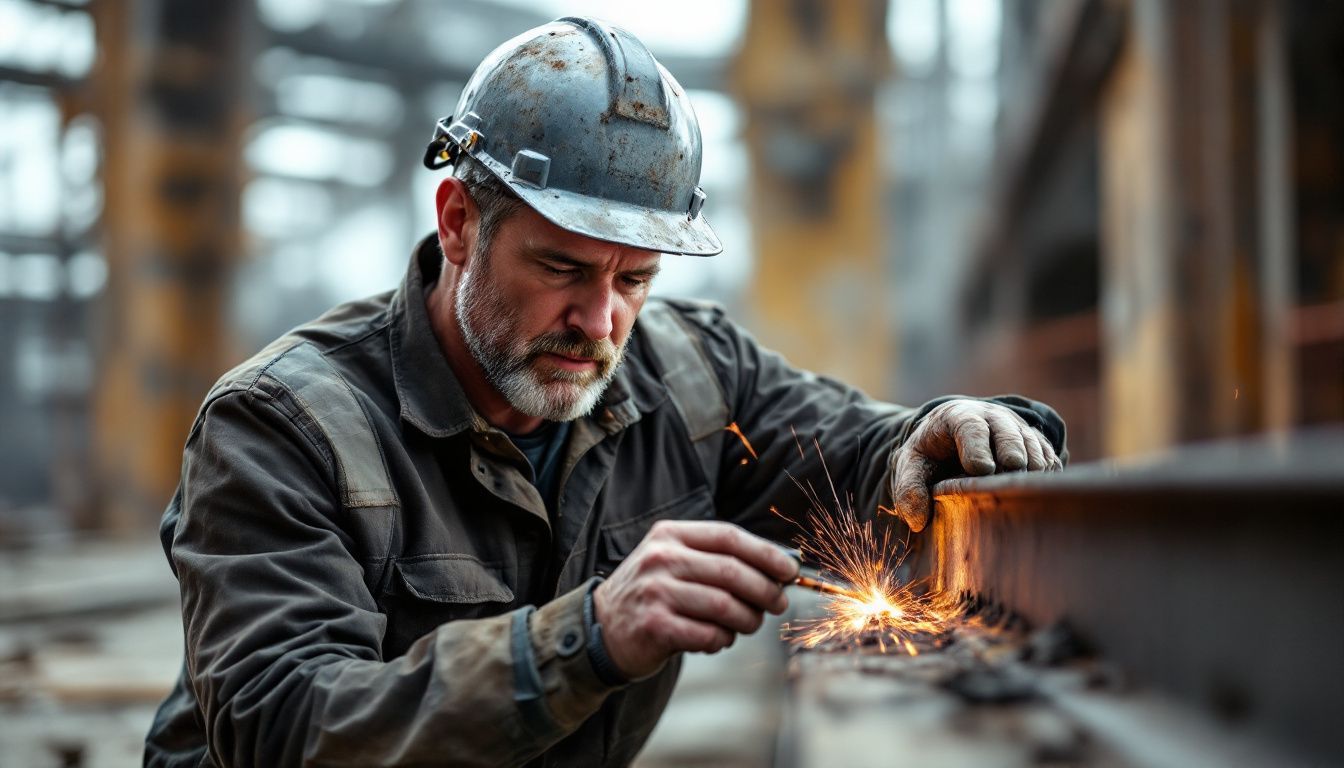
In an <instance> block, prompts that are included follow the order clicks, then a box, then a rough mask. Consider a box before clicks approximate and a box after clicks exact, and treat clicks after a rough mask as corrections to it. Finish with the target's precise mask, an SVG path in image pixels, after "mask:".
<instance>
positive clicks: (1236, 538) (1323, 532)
mask: <svg viewBox="0 0 1344 768" xmlns="http://www.w3.org/2000/svg"><path fill="white" fill-rule="evenodd" d="M936 505H937V509H936V512H935V516H934V521H933V524H932V527H931V530H930V532H929V533H928V534H927V536H926V537H925V538H924V540H923V544H924V550H923V551H922V552H921V553H920V555H919V559H918V563H917V569H918V571H919V572H920V573H921V574H924V575H927V576H929V577H931V578H932V579H933V581H934V583H935V584H936V585H937V586H938V587H939V588H942V589H946V590H950V591H952V592H953V593H963V594H965V595H968V596H972V597H975V598H978V599H981V600H987V601H992V602H993V603H995V604H998V605H1002V606H1004V607H1006V608H1007V609H1010V610H1012V611H1014V612H1016V613H1018V614H1020V615H1021V616H1023V617H1025V618H1026V619H1027V620H1028V621H1029V622H1031V623H1032V624H1033V625H1035V626H1047V625H1050V624H1053V623H1056V622H1060V621H1064V622H1067V623H1068V624H1069V625H1071V626H1072V627H1073V628H1074V630H1075V631H1076V632H1077V633H1078V635H1079V636H1081V637H1082V638H1083V639H1084V640H1085V641H1086V642H1087V643H1088V644H1090V645H1091V646H1092V647H1093V648H1094V649H1096V651H1097V652H1098V653H1100V654H1101V655H1102V656H1104V657H1106V658H1107V659H1110V660H1113V661H1114V662H1116V663H1117V664H1119V665H1120V667H1121V668H1122V669H1123V670H1124V672H1125V673H1126V675H1127V676H1129V677H1130V678H1131V679H1132V680H1134V681H1136V682H1138V683H1140V684H1142V685H1144V686H1148V687H1151V688H1154V689H1156V690H1159V691H1163V692H1166V693H1169V694H1172V695H1174V696H1176V697H1178V698H1179V699H1180V700H1183V701H1184V702H1185V703H1187V704H1189V705H1193V706H1194V707H1196V708H1198V709H1200V710H1203V711H1205V712H1208V713H1210V714H1212V715H1213V716H1215V717H1216V718H1218V719H1220V720H1221V721H1222V722H1224V723H1227V724H1229V725H1232V726H1235V727H1237V728H1238V729H1240V730H1242V731H1245V732H1248V733H1250V734H1253V735H1257V736H1263V737H1266V738H1268V739H1271V740H1273V741H1275V742H1277V743H1278V744H1281V745H1284V746H1286V747H1289V748H1292V749H1300V750H1301V751H1302V752H1303V753H1304V754H1305V755H1307V756H1308V757H1310V758H1315V759H1326V760H1330V761H1338V760H1341V759H1344V740H1341V739H1340V738H1339V733H1338V725H1339V724H1338V713H1339V712H1341V711H1344V688H1341V687H1340V685H1339V681H1340V680H1344V654H1341V653H1340V647H1341V646H1340V644H1341V638H1344V602H1341V600H1340V595H1342V594H1344V559H1341V558H1340V556H1339V553H1340V552H1341V551H1344V517H1342V516H1341V515H1340V510H1341V509H1344V430H1338V429H1336V430H1332V431H1324V432H1313V433H1303V434H1299V435H1295V436H1293V437H1292V438H1291V439H1282V438H1265V439H1263V440H1260V441H1257V442H1233V443H1224V444H1210V445H1206V446H1202V447H1195V448H1189V449H1186V450H1183V451H1181V452H1179V453H1176V454H1173V455H1170V456H1166V457H1162V458H1160V459H1153V460H1152V461H1151V462H1148V463H1145V464H1130V465H1117V464H1097V465H1091V466H1085V467H1075V468H1072V469H1070V470H1069V471H1068V472H1066V473H1063V474H1062V475H1021V474H1019V475H1002V476H997V477H992V478H982V479H975V480H953V481H947V482H944V483H941V484H940V485H939V486H938V487H937V489H936Z"/></svg>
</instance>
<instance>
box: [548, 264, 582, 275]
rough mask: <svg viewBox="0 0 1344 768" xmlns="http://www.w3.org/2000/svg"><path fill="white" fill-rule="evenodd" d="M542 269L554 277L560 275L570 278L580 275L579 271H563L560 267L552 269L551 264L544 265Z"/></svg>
mask: <svg viewBox="0 0 1344 768" xmlns="http://www.w3.org/2000/svg"><path fill="white" fill-rule="evenodd" d="M542 268H543V269H545V270H546V271H547V272H550V273H551V274H552V275H560V276H562V277H569V276H572V275H575V274H578V270H577V269H562V268H560V267H552V266H551V265H549V264H543V265H542Z"/></svg>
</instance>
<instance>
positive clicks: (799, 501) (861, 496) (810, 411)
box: [682, 305, 1067, 541]
mask: <svg viewBox="0 0 1344 768" xmlns="http://www.w3.org/2000/svg"><path fill="white" fill-rule="evenodd" d="M682 311H683V313H684V314H683V316H684V317H685V318H686V319H687V320H688V321H689V322H690V323H691V324H692V325H693V326H694V327H696V328H697V330H698V331H699V332H700V334H701V338H702V342H703V344H704V349H705V352H706V356H707V357H708V359H709V362H710V364H711V367H713V368H714V369H715V370H716V372H717V373H718V375H719V379H720V381H721V383H722V384H723V387H724V391H725V395H726V397H727V400H728V407H729V414H730V420H731V421H732V422H733V423H735V424H736V425H737V428H738V429H739V430H740V431H741V433H742V436H743V438H745V441H742V440H739V438H738V437H736V436H735V435H733V434H731V433H727V434H726V435H725V437H724V440H725V441H726V443H725V448H724V450H723V451H722V452H721V459H722V460H721V464H720V467H719V477H718V485H717V491H716V504H717V507H718V509H719V511H720V514H721V515H722V516H723V517H724V518H725V519H728V520H731V521H733V522H736V523H738V524H740V525H742V526H744V527H746V528H748V529H750V530H753V531H755V532H756V533H759V534H761V535H763V536H767V537H770V538H773V539H775V540H777V541H784V540H788V539H791V538H792V537H793V535H794V534H796V533H797V532H798V530H797V528H795V527H794V526H792V525H791V524H790V523H789V522H788V521H787V520H786V519H785V518H788V519H791V520H795V521H799V522H801V521H803V520H805V519H806V516H807V513H808V510H809V508H810V507H811V505H812V502H811V501H810V500H809V496H810V497H812V498H815V499H818V500H820V501H821V502H822V503H823V504H825V505H826V506H827V507H828V508H829V509H831V510H834V509H835V506H836V505H837V504H841V505H849V506H852V508H853V510H854V512H855V513H856V514H857V515H858V516H859V518H860V519H866V518H870V517H872V516H874V515H875V514H876V513H877V511H878V509H879V508H880V507H887V508H890V507H891V505H892V499H891V489H890V485H891V483H890V479H891V467H890V464H891V461H890V460H891V457H892V453H893V451H894V450H895V449H896V448H897V447H899V446H900V445H901V444H902V443H903V442H904V441H905V440H906V439H907V438H908V437H909V436H910V433H911V432H912V431H913V430H914V427H915V426H916V425H917V424H918V423H919V420H920V419H921V418H922V417H923V416H924V415H925V414H927V413H928V412H929V411H930V410H932V409H933V408H934V407H935V406H937V405H938V404H940V403H942V402H945V401H947V400H950V399H953V398H956V397H964V396H960V395H952V396H947V397H940V398H937V399H935V400H932V401H929V402H928V403H925V404H924V405H923V406H921V407H919V408H908V407H904V406H899V405H893V404H890V403H885V402H881V401H879V400H875V399H873V398H870V397H868V396H867V395H866V394H864V393H863V392H862V391H860V390H858V389H856V388H854V387H851V386H849V385H846V384H844V383H842V382H839V381H836V380H834V379H831V378H828V377H826V376H820V375H817V374H814V373H811V372H809V371H804V370H801V369H798V368H795V367H793V366H792V365H790V364H789V363H788V361H787V360H785V359H784V358H783V357H782V356H781V355H779V354H778V353H776V352H772V351H770V350H768V349H765V348H763V347H761V346H760V345H759V344H757V343H756V341H755V339H753V338H752V337H751V336H750V334H748V333H747V332H746V331H745V330H743V329H742V328H740V327H738V326H737V325H735V324H734V323H732V322H731V321H730V320H728V319H727V318H726V317H724V315H723V313H722V311H721V310H719V309H717V308H713V307H708V306H694V307H691V306H690V305H683V306H682ZM984 399H987V400H992V401H994V402H998V403H1001V404H1003V405H1005V406H1007V407H1009V408H1011V409H1013V410H1014V411H1016V412H1017V413H1018V414H1019V415H1021V416H1022V417H1023V418H1024V419H1026V420H1027V423H1028V424H1031V425H1032V426H1034V427H1036V428H1037V429H1040V430H1041V432H1042V433H1043V434H1044V435H1045V436H1046V437H1047V438H1049V439H1050V441H1051V443H1052V444H1053V445H1054V447H1055V449H1056V451H1057V452H1059V453H1060V456H1061V458H1063V457H1065V456H1066V455H1067V454H1066V452H1065V447H1064V422H1063V420H1062V419H1060V418H1059V416H1058V415H1057V414H1056V413H1055V412H1054V411H1053V410H1052V409H1051V408H1050V407H1049V406H1046V405H1044V404H1042V403H1038V402H1035V401H1032V400H1028V399H1026V398H1022V397H1017V396H1014V395H1007V396H999V397H993V398H984ZM747 443H750V446H751V449H752V450H754V451H755V453H756V454H757V457H758V458H755V459H753V458H752V457H751V455H750V454H751V451H749V450H748V449H747V446H746V444H747ZM804 489H806V492H804ZM772 508H773V509H772ZM884 519H885V520H889V521H892V522H893V524H894V523H895V521H896V520H897V518H895V517H894V516H886V517H884Z"/></svg>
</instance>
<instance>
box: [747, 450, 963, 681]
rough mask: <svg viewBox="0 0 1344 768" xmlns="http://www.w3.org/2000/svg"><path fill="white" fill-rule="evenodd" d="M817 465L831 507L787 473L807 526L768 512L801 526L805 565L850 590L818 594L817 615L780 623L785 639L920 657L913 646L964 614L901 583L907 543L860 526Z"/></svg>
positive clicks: (869, 524) (885, 530) (849, 501)
mask: <svg viewBox="0 0 1344 768" xmlns="http://www.w3.org/2000/svg"><path fill="white" fill-rule="evenodd" d="M813 445H814V446H815V447H816V450H817V455H818V456H819V457H820V456H821V447H820V445H819V444H817V442H816V441H815V440H814V441H813ZM799 450H800V451H801V445H800V446H799ZM821 464H822V469H823V471H824V472H825V474H826V481H827V487H828V490H829V491H830V496H831V499H830V503H826V502H823V500H822V499H821V497H820V496H819V495H818V494H817V492H816V490H815V489H814V488H813V486H812V484H811V483H801V482H799V481H798V480H797V479H796V478H794V477H793V475H791V474H789V478H790V479H791V480H793V482H794V485H796V486H797V487H798V488H799V490H801V491H802V492H803V495H804V496H805V497H806V498H807V500H808V503H809V509H808V512H807V518H806V524H800V523H799V522H798V521H796V520H793V519H791V518H788V517H785V516H784V515H783V514H780V512H779V510H778V509H776V508H774V507H771V509H770V511H771V512H772V513H774V514H776V515H778V516H779V517H782V518H784V519H786V520H789V521H790V522H791V523H793V524H794V525H795V526H796V527H797V528H798V529H799V531H800V533H799V534H798V535H797V536H795V538H794V541H795V544H796V545H797V546H798V548H799V550H800V551H801V552H802V553H803V559H804V561H805V562H807V563H808V564H809V565H813V566H815V567H817V568H818V569H819V570H821V571H822V572H824V573H825V574H827V577H828V579H830V578H832V577H833V578H834V580H835V581H837V582H839V583H842V584H847V585H849V589H836V590H827V591H826V592H823V593H822V594H823V597H822V600H823V603H822V610H823V614H822V616H821V617H820V618H816V619H807V620H802V621H797V622H792V623H789V624H787V625H785V627H784V630H783V631H784V637H785V638H786V639H787V640H789V641H790V642H793V643H795V644H797V645H801V646H802V647H804V648H816V647H818V646H822V645H825V646H828V647H830V646H837V645H839V646H845V645H865V644H866V645H876V646H877V648H878V650H879V651H880V652H882V653H887V652H889V651H903V652H905V653H907V654H909V655H910V656H917V655H919V650H918V648H917V647H916V646H915V643H914V641H915V640H916V639H919V638H927V637H931V636H937V635H940V634H942V633H943V632H944V631H945V630H946V629H947V627H948V624H949V623H950V622H951V621H952V620H954V619H955V618H957V617H958V616H959V615H960V613H961V611H960V609H959V608H958V606H957V602H956V601H954V600H951V599H949V598H947V597H945V596H943V595H939V594H936V593H933V592H930V591H929V590H926V589H924V586H925V585H923V584H921V583H918V582H904V583H903V582H902V580H901V570H900V566H901V564H902V562H903V561H904V560H905V557H906V556H907V555H908V554H909V551H910V550H909V539H908V538H905V539H901V538H897V537H894V536H893V535H892V527H891V526H890V525H884V524H880V525H879V526H878V527H877V528H875V527H874V521H873V520H864V521H860V520H859V518H858V515H857V514H856V513H855V511H854V503H853V498H852V496H850V495H849V494H846V495H845V497H844V498H843V499H842V498H841V496H840V494H839V493H838V491H837V490H836V488H835V484H834V482H833V481H832V479H831V473H830V470H829V469H828V468H827V467H826V462H825V459H824V457H823V458H822V462H821ZM786 474H788V473H787V471H786ZM846 593H848V594H846Z"/></svg>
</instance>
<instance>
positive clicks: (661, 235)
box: [509, 182, 723, 256]
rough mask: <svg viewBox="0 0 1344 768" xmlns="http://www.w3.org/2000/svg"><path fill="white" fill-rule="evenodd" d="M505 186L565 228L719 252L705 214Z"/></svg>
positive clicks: (664, 248) (639, 243)
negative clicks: (692, 216)
mask: <svg viewBox="0 0 1344 768" xmlns="http://www.w3.org/2000/svg"><path fill="white" fill-rule="evenodd" d="M509 189H510V190H512V191H513V193H514V194H516V195H518V197H520V198H522V200H523V202H525V203H527V205H528V206H529V207H530V208H532V210H534V211H536V212H537V213H539V214H541V215H542V216H543V217H544V218H545V219H546V220H547V221H549V222H551V223H552V224H554V225H556V226H557V227H560V228H561V229H564V230H567V231H569V232H574V233H577V234H580V235H584V236H585V237H591V238H594V239H597V240H604V241H606V242H609V243H617V244H620V245H628V246H630V247H632V248H640V249H642V250H646V251H658V252H660V253H675V254H681V255H685V256H713V255H715V254H717V253H720V252H721V251H723V244H722V243H720V242H719V237H718V235H716V234H714V230H713V229H711V228H710V226H709V222H708V221H706V220H705V217H704V214H700V215H698V216H696V217H695V218H691V216H690V215H689V214H688V213H676V212H673V211H663V210H658V209H654V208H645V207H643V206H638V205H633V204H631V203H623V202H618V201H614V200H604V199H600V198H594V197H588V196H586V195H580V194H578V193H576V192H569V191H567V190H563V189H557V188H547V189H538V188H536V187H533V186H531V185H529V184H526V183H523V182H511V183H510V184H509Z"/></svg>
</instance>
